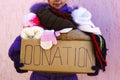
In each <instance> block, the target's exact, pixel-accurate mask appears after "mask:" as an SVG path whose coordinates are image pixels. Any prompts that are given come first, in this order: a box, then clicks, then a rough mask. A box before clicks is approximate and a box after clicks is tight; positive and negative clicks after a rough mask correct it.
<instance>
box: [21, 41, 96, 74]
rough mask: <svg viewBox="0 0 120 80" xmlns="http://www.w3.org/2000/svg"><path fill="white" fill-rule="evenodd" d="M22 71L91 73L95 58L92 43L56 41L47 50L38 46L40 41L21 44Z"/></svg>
mask: <svg viewBox="0 0 120 80" xmlns="http://www.w3.org/2000/svg"><path fill="white" fill-rule="evenodd" d="M20 62H21V63H23V64H24V66H23V67H21V69H22V70H30V71H41V72H60V73H93V72H94V70H92V69H91V67H92V66H94V65H95V56H94V50H93V45H92V42H91V41H90V40H89V41H79V40H76V41H75V40H74V41H72V40H69V41H67V40H58V43H57V45H53V47H52V48H51V49H49V50H44V49H42V48H41V46H40V40H24V39H22V42H21V54H20Z"/></svg>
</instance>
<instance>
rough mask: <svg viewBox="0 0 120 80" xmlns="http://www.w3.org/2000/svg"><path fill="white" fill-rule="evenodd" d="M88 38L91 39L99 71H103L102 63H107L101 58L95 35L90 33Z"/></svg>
mask: <svg viewBox="0 0 120 80" xmlns="http://www.w3.org/2000/svg"><path fill="white" fill-rule="evenodd" d="M90 36H91V39H92V41H93V44H94V48H95V55H96V58H97V59H98V61H99V63H100V67H101V69H104V66H103V63H105V64H107V62H106V60H105V59H104V57H103V56H102V52H101V50H100V47H99V45H98V42H97V40H96V38H95V35H94V34H92V33H91V34H90Z"/></svg>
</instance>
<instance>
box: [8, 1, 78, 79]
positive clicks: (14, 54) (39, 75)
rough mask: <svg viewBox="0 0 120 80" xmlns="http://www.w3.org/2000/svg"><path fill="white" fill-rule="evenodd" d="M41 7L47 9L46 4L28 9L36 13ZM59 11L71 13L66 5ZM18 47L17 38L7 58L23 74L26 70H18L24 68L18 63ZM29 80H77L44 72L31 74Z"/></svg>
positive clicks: (75, 77) (73, 77) (69, 76)
mask: <svg viewBox="0 0 120 80" xmlns="http://www.w3.org/2000/svg"><path fill="white" fill-rule="evenodd" d="M41 7H45V8H47V9H48V8H49V7H50V5H49V4H48V3H39V4H35V5H33V6H32V7H31V8H30V11H31V12H34V13H35V12H36V11H37V10H38V9H40V8H41ZM60 10H61V11H66V12H68V13H71V11H72V8H70V7H68V6H67V4H66V5H65V6H63V7H62V8H60ZM20 47H21V37H20V36H18V37H17V38H16V39H15V41H14V42H13V43H12V45H11V47H10V48H9V57H10V58H11V60H12V61H13V62H14V67H15V69H16V71H17V72H18V73H25V72H27V71H26V70H20V69H19V67H22V66H24V65H23V64H21V63H20ZM30 80H78V79H77V76H76V74H60V73H45V72H32V74H31V77H30Z"/></svg>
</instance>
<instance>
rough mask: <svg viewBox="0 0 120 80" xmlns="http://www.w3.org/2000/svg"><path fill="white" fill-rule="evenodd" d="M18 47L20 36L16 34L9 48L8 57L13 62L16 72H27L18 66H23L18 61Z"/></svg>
mask: <svg viewBox="0 0 120 80" xmlns="http://www.w3.org/2000/svg"><path fill="white" fill-rule="evenodd" d="M20 47H21V37H20V36H18V37H17V38H16V39H15V41H14V42H13V43H12V45H11V46H10V48H9V52H8V55H9V57H10V59H11V60H12V61H13V62H14V67H15V69H16V71H17V72H18V73H25V72H28V71H27V70H20V67H22V66H24V64H23V63H20Z"/></svg>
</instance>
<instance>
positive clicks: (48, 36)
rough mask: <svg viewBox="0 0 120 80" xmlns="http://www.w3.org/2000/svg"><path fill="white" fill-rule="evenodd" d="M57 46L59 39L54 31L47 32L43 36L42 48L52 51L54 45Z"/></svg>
mask: <svg viewBox="0 0 120 80" xmlns="http://www.w3.org/2000/svg"><path fill="white" fill-rule="evenodd" d="M53 44H54V45H56V44H57V39H56V36H55V33H54V30H45V31H44V33H43V35H42V36H41V43H40V45H41V47H42V48H43V49H50V48H51V47H52V45H53Z"/></svg>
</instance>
